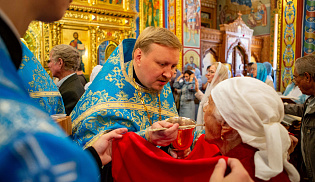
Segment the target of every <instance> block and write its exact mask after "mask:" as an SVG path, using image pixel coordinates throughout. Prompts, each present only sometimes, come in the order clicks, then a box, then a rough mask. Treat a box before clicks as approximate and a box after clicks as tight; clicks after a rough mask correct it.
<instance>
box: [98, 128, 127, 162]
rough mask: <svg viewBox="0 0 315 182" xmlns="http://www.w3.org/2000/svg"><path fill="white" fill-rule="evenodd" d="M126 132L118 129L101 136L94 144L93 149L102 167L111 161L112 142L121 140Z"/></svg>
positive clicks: (124, 129)
mask: <svg viewBox="0 0 315 182" xmlns="http://www.w3.org/2000/svg"><path fill="white" fill-rule="evenodd" d="M126 132H128V129H127V128H118V129H115V130H113V131H111V132H109V133H106V134H104V135H102V136H101V137H100V138H99V139H98V140H97V141H96V142H95V143H94V144H93V148H94V149H95V150H96V152H97V154H98V155H99V157H100V159H101V161H102V165H105V164H107V163H109V162H110V161H111V160H112V140H113V139H114V138H121V137H122V136H123V134H124V133H126Z"/></svg>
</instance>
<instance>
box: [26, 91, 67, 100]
mask: <svg viewBox="0 0 315 182" xmlns="http://www.w3.org/2000/svg"><path fill="white" fill-rule="evenodd" d="M29 94H30V96H31V97H32V98H39V97H51V96H61V95H60V92H51V91H43V92H31V93H29Z"/></svg>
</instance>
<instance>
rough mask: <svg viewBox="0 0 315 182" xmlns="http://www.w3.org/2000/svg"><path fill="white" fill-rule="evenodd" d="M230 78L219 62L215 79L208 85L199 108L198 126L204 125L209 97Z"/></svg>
mask: <svg viewBox="0 0 315 182" xmlns="http://www.w3.org/2000/svg"><path fill="white" fill-rule="evenodd" d="M227 78H228V69H227V68H226V67H225V66H224V65H222V63H220V62H218V66H217V69H216V72H215V74H214V77H213V79H212V81H211V83H210V84H208V86H207V88H206V91H205V95H204V96H203V97H202V99H201V101H200V103H199V108H198V115H197V124H203V123H204V121H203V107H204V104H205V103H207V102H208V99H209V95H210V93H211V90H212V89H213V88H214V87H215V86H216V85H217V84H218V83H220V82H221V81H223V80H225V79H227ZM201 128H202V127H197V130H199V129H201Z"/></svg>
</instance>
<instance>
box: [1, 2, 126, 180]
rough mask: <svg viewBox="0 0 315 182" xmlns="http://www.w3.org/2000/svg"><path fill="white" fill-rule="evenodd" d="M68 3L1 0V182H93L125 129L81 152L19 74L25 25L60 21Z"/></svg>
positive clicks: (111, 134)
mask: <svg viewBox="0 0 315 182" xmlns="http://www.w3.org/2000/svg"><path fill="white" fill-rule="evenodd" d="M70 3H71V0H68V1H65V0H54V1H51V0H41V1H37V0H28V1H24V0H13V1H7V0H0V27H1V28H0V131H1V132H0V153H1V155H0V176H1V181H82V182H85V181H97V180H98V175H99V173H98V171H99V169H98V165H99V167H100V166H101V165H104V164H106V163H107V162H109V161H108V158H110V156H108V155H106V152H105V151H106V150H107V149H106V148H107V146H108V143H109V140H110V139H112V138H120V137H122V135H121V134H120V133H122V132H126V131H127V130H126V129H121V130H119V131H118V130H116V131H115V133H113V132H110V133H108V134H106V135H103V136H102V137H101V138H100V140H98V141H97V142H96V143H95V145H94V147H93V148H90V149H89V151H90V153H88V152H85V151H83V150H82V149H80V148H79V147H77V146H76V145H74V144H73V143H72V142H71V140H69V139H68V138H66V136H65V134H64V133H63V131H62V130H61V128H60V127H59V126H58V125H57V124H56V123H55V122H54V121H52V119H50V117H49V115H48V114H47V113H46V112H45V111H44V110H43V109H42V108H41V107H40V106H39V105H38V104H37V103H36V102H34V100H32V99H31V98H30V96H29V93H28V91H27V90H26V88H25V87H24V84H23V81H22V80H21V78H20V76H19V75H18V73H17V70H18V68H19V66H20V64H21V60H22V49H21V44H20V41H19V37H20V35H23V34H24V33H25V31H26V29H27V28H28V25H29V23H30V22H31V21H33V20H39V21H46V22H51V21H55V20H58V19H60V18H61V17H62V16H63V14H64V12H65V11H66V9H67V8H68V6H69V4H70ZM47 7H49V8H48V9H47ZM92 155H93V156H94V157H95V158H94V159H96V161H95V160H93V158H92ZM97 164H98V165H97Z"/></svg>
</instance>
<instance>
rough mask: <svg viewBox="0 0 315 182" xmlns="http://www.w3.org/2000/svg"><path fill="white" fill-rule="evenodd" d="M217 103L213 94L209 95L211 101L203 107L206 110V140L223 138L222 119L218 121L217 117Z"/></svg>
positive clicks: (210, 141)
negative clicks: (215, 112)
mask: <svg viewBox="0 0 315 182" xmlns="http://www.w3.org/2000/svg"><path fill="white" fill-rule="evenodd" d="M215 110H216V109H215V104H214V102H213V100H212V97H211V95H210V96H209V101H208V103H207V104H205V106H204V107H203V112H204V122H205V125H206V127H205V132H206V134H205V140H206V141H207V142H209V143H212V141H213V140H217V139H219V140H220V139H221V129H222V126H221V121H218V120H217V118H216V117H215V114H214V111H215Z"/></svg>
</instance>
